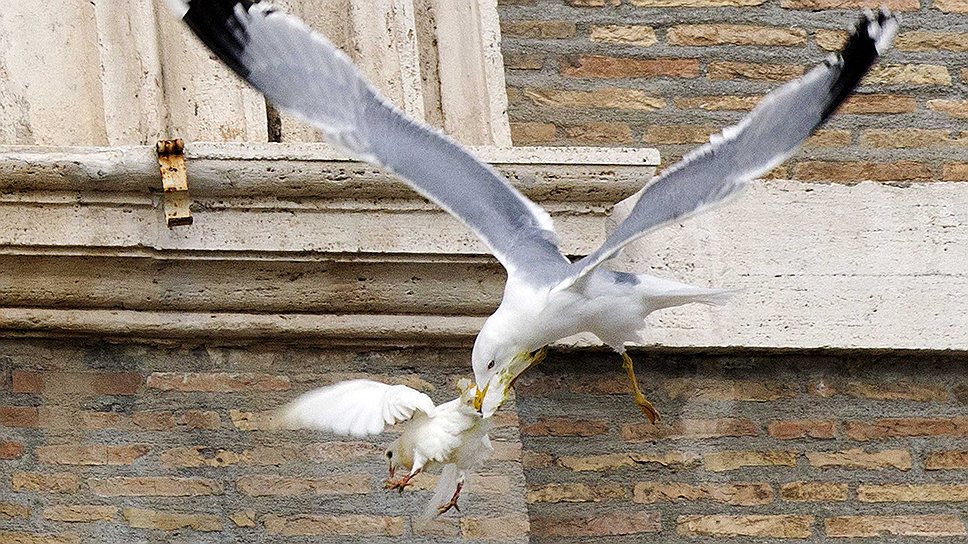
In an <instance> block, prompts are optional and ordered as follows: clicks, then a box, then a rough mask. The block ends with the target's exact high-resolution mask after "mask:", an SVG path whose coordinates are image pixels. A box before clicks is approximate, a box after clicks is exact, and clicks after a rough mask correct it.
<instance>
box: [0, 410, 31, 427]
mask: <svg viewBox="0 0 968 544" xmlns="http://www.w3.org/2000/svg"><path fill="white" fill-rule="evenodd" d="M39 421H40V417H39V415H38V412H37V408H35V407H33V406H0V426H3V427H37V426H38V423H39Z"/></svg>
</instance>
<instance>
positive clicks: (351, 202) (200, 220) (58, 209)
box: [0, 144, 968, 350]
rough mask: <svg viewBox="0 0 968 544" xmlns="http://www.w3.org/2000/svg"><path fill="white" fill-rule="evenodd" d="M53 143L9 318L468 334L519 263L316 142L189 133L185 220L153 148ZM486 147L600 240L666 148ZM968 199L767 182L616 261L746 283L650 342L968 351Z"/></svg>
mask: <svg viewBox="0 0 968 544" xmlns="http://www.w3.org/2000/svg"><path fill="white" fill-rule="evenodd" d="M50 151H52V150H50V149H37V148H33V149H26V148H4V149H0V206H2V207H3V210H2V211H3V213H2V214H0V308H2V309H3V311H2V313H0V333H2V334H6V335H23V334H29V335H32V336H37V335H40V336H44V335H47V336H65V335H66V336H76V335H89V336H105V337H111V338H137V339H139V340H152V341H173V342H178V343H203V342H208V343H212V342H221V343H226V344H246V343H252V342H273V341H277V342H299V343H309V344H312V343H314V342H321V343H322V342H325V343H330V344H337V343H338V344H345V345H355V344H359V345H407V346H413V345H430V346H433V345H455V346H467V345H469V344H470V341H471V340H472V339H473V336H474V334H475V333H476V330H477V328H478V327H479V325H480V323H481V320H482V319H483V318H484V317H485V316H487V315H488V314H489V313H490V312H491V311H493V309H494V308H495V307H496V305H497V303H498V301H499V300H500V296H501V292H502V287H503V282H504V270H503V268H502V267H501V266H500V265H499V264H498V263H497V262H496V261H495V260H494V259H493V258H492V257H491V256H490V255H489V254H488V252H487V250H486V248H484V247H483V245H482V244H480V243H479V242H478V241H477V239H476V238H475V237H474V236H473V235H472V234H471V233H470V232H469V231H468V230H467V229H466V228H464V227H463V226H461V225H460V224H459V223H458V222H457V221H455V220H454V219H453V218H451V217H449V216H448V215H447V214H445V213H443V212H442V211H440V210H439V209H437V208H436V207H435V206H433V205H432V204H430V203H428V202H426V201H424V200H423V199H421V198H420V197H418V196H417V195H416V194H415V193H413V192H412V191H410V190H409V189H407V188H406V187H405V186H404V185H403V184H401V183H399V182H397V181H395V180H392V178H390V177H389V176H386V175H384V174H382V173H380V172H378V171H376V170H375V169H373V168H371V167H368V166H365V165H362V164H360V163H356V162H353V161H349V160H347V159H345V158H341V157H339V156H336V155H334V154H332V152H331V151H329V150H327V149H325V148H323V147H321V146H318V145H313V144H309V145H297V146H287V145H283V146H272V145H256V146H251V145H248V144H238V145H237V144H226V145H223V144H189V145H188V147H187V153H186V155H187V160H188V171H189V187H190V192H191V197H192V198H193V200H194V206H193V213H194V216H195V223H194V224H193V225H192V226H190V227H178V228H175V229H173V230H170V229H168V228H166V227H165V223H164V217H163V214H162V213H161V210H160V209H159V202H160V194H159V190H160V189H159V188H160V182H159V181H158V178H157V177H156V176H157V173H156V166H155V165H154V164H155V163H154V156H153V155H152V152H151V151H150V150H149V149H148V148H122V149H100V150H90V149H88V150H77V149H66V150H65V149H58V150H56V151H53V152H52V153H50ZM481 154H482V155H484V156H485V157H489V158H490V159H492V160H493V162H494V164H495V167H496V168H498V169H499V170H500V171H502V172H503V173H505V174H506V175H507V176H508V177H509V179H511V180H512V182H513V183H514V184H515V185H516V186H518V187H520V188H521V189H522V190H523V191H525V192H526V193H527V194H529V195H530V196H531V197H532V198H533V199H535V200H536V201H537V202H539V203H540V204H541V205H543V206H545V207H546V208H547V209H548V210H549V211H550V212H551V213H552V215H553V217H554V219H555V222H556V226H557V230H558V232H559V234H560V235H561V239H562V247H563V248H564V251H565V252H566V253H568V254H570V255H581V254H583V253H585V252H588V251H591V250H592V249H594V248H595V247H597V246H598V244H599V243H601V240H602V239H603V236H604V233H605V231H606V229H607V228H608V225H609V224H610V223H612V222H614V220H613V219H610V218H609V214H610V213H611V212H612V210H613V205H614V203H615V202H617V201H619V200H622V199H623V198H626V197H628V196H629V195H631V194H632V193H634V192H635V191H636V190H637V189H639V188H640V187H641V186H642V185H643V184H644V183H645V180H647V179H648V178H649V177H650V175H651V174H652V171H653V166H651V162H652V159H653V158H654V154H653V153H652V152H651V151H648V150H588V149H571V150H569V149H555V150H537V151H536V150H531V149H514V150H510V151H508V150H500V151H481ZM489 154H490V155H489ZM515 154H517V155H515ZM85 157H86V158H85ZM964 202H968V184H959V183H921V184H913V185H909V186H903V187H902V186H891V185H886V184H876V183H858V184H856V185H852V186H846V185H840V184H822V183H803V182H790V181H782V180H769V181H760V182H757V183H754V184H752V187H751V188H750V190H748V191H747V192H746V193H745V194H743V195H742V196H740V197H739V198H738V199H737V200H736V201H735V202H733V203H730V204H729V205H726V206H723V207H720V208H717V209H715V210H713V211H711V212H709V213H705V214H702V215H701V216H698V217H695V218H692V219H689V220H688V221H685V222H684V223H682V224H681V225H673V226H670V227H668V228H664V229H661V230H659V231H656V232H655V233H652V234H650V235H649V236H646V237H645V238H643V239H642V240H640V241H638V242H636V243H634V244H632V245H630V246H629V247H628V248H626V251H625V252H624V254H623V256H622V257H621V258H619V259H617V260H616V261H614V262H613V263H612V265H613V266H615V267H617V268H620V269H625V270H631V271H640V272H650V273H653V274H656V275H659V276H662V277H667V278H674V279H677V280H680V281H686V282H690V283H694V284H698V285H706V286H717V287H731V288H737V289H738V293H737V295H736V297H735V298H734V300H733V301H732V302H730V303H729V304H728V305H727V306H725V307H723V308H712V309H710V308H706V307H683V308H678V309H672V310H666V311H663V312H659V313H657V314H655V315H653V316H651V317H650V318H649V319H648V320H647V323H646V328H645V330H644V334H643V343H644V344H646V345H655V346H664V347H676V348H690V349H708V348H725V349H746V348H765V349H823V348H836V349H872V350H885V349H910V350H968V327H965V326H964V325H965V316H966V315H968V269H966V267H965V262H966V260H965V259H966V258H965V251H964V248H966V247H968V227H966V225H968V208H966V207H965V206H964V204H963V203H964ZM623 208H624V206H623V205H618V206H614V209H615V212H616V214H617V215H618V216H620V215H621V213H622V210H623ZM564 344H566V345H587V344H588V339H581V338H579V339H574V338H573V339H569V340H567V341H565V342H564Z"/></svg>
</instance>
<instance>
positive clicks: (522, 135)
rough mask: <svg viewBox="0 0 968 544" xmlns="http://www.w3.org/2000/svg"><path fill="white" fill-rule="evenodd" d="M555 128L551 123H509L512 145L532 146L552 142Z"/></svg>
mask: <svg viewBox="0 0 968 544" xmlns="http://www.w3.org/2000/svg"><path fill="white" fill-rule="evenodd" d="M556 130H557V128H556V127H555V125H553V124H551V123H511V141H513V142H514V145H534V144H543V143H550V142H554V141H555V138H556V134H555V131H556Z"/></svg>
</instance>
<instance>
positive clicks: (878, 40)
mask: <svg viewBox="0 0 968 544" xmlns="http://www.w3.org/2000/svg"><path fill="white" fill-rule="evenodd" d="M168 2H169V3H170V4H171V5H172V8H173V9H174V10H175V13H176V14H177V15H178V16H179V17H181V18H182V20H184V21H185V23H187V24H188V26H189V27H190V28H191V29H192V30H193V31H194V32H195V34H196V35H197V36H198V37H199V38H200V39H201V40H202V42H204V43H205V45H207V46H208V47H209V48H210V49H211V50H212V51H213V52H214V53H215V54H216V55H217V56H218V57H219V58H220V59H221V60H222V61H223V62H224V63H225V64H226V65H227V66H228V67H229V68H231V69H232V70H234V71H235V72H236V73H237V74H238V75H239V76H241V77H242V78H243V79H244V80H245V81H247V82H248V83H249V84H250V85H252V86H253V87H255V88H256V89H257V90H259V91H260V92H262V93H263V94H264V95H265V96H266V97H267V98H268V99H269V100H270V101H272V102H273V103H274V104H275V105H276V106H277V107H278V108H279V109H281V110H284V111H287V112H289V113H291V114H293V115H295V116H296V117H298V118H301V119H303V120H305V121H307V122H309V123H310V124H312V125H314V126H315V127H317V128H319V129H320V130H321V131H322V132H323V134H324V135H325V137H326V139H327V140H328V141H329V142H330V143H331V144H332V145H334V146H335V147H337V148H339V149H341V150H342V151H344V152H346V153H348V154H350V155H353V156H355V157H358V158H359V159H361V160H363V161H366V162H368V163H371V164H373V165H375V166H378V167H381V168H383V169H385V170H387V171H389V172H392V173H394V174H396V175H397V176H398V177H400V178H401V179H402V180H403V181H405V182H406V183H408V184H409V185H410V187H411V188H413V189H414V190H415V191H417V192H418V193H420V194H421V195H423V196H424V197H426V198H427V199H429V200H431V201H433V202H434V203H436V204H437V205H439V206H440V207H441V208H443V209H444V210H446V211H448V212H449V213H450V214H452V215H453V216H454V217H456V218H457V219H458V220H460V221H461V222H463V223H464V224H465V225H466V226H467V227H469V228H470V229H471V230H472V231H473V232H474V233H475V234H476V235H477V236H478V237H479V238H480V239H481V241H483V242H484V244H485V245H486V246H487V247H488V248H489V249H490V251H491V252H492V253H493V254H494V256H495V257H496V258H497V260H498V261H500V263H501V264H502V265H504V268H505V269H506V271H507V282H506V284H505V288H504V296H503V299H502V301H501V304H500V305H499V307H498V308H497V310H496V311H495V312H494V313H493V314H492V315H491V316H490V317H489V318H488V319H487V320H486V321H485V323H484V325H483V327H482V328H481V331H480V333H479V334H478V336H477V338H476V340H475V342H474V348H473V351H472V355H471V359H472V366H473V369H474V377H475V380H476V385H477V388H478V393H477V400H476V404H477V406H478V407H479V408H480V409H481V410H482V411H483V415H485V416H488V415H490V414H491V413H493V410H496V409H497V407H498V406H499V405H500V403H501V402H502V401H503V400H504V397H505V394H506V391H507V389H508V387H510V386H511V385H512V384H513V382H514V380H515V379H516V378H517V376H518V374H519V373H520V372H523V371H525V370H527V369H528V368H530V367H531V366H533V365H534V364H535V363H536V360H537V358H538V356H539V353H540V352H541V349H542V348H543V347H545V346H547V345H548V344H550V343H552V342H555V341H557V340H559V339H561V338H565V337H568V336H571V335H574V334H578V333H581V332H590V333H592V334H594V335H595V336H597V337H598V338H599V339H600V340H601V341H602V342H603V343H604V344H606V345H608V346H609V347H611V348H612V349H614V350H615V351H616V352H618V353H619V354H620V355H621V357H622V364H623V368H624V369H625V371H626V374H627V375H628V378H629V382H630V384H631V387H632V393H633V396H634V399H635V402H636V404H637V405H638V406H639V407H640V408H641V410H642V411H643V412H644V413H645V415H646V416H647V417H648V418H649V420H650V421H652V422H653V423H654V422H655V420H656V418H657V417H658V411H656V409H655V408H654V407H653V406H652V404H651V403H649V401H648V400H647V399H646V398H645V396H644V395H643V393H642V391H641V389H640V388H639V385H638V381H637V380H636V378H635V372H634V368H633V362H632V360H631V358H630V357H629V356H628V354H627V353H626V350H625V347H626V345H627V344H630V343H635V342H641V336H640V331H641V330H642V329H643V328H644V327H645V323H644V320H645V317H646V316H648V315H649V314H650V313H652V312H654V311H656V310H659V309H663V308H669V307H672V306H679V305H682V304H687V303H693V302H699V303H705V304H718V303H722V302H723V300H724V299H725V298H726V297H727V296H728V295H729V293H730V292H729V291H726V290H721V289H708V288H702V287H695V286H691V285H686V284H683V283H678V282H675V281H672V280H667V279H660V278H656V277H653V276H650V275H647V274H632V273H626V272H619V271H614V270H610V269H608V268H607V267H605V266H603V265H604V264H605V263H606V262H607V261H608V260H610V259H612V258H614V257H615V256H616V255H618V254H619V252H620V251H621V250H622V248H623V247H624V246H625V245H626V244H628V243H629V242H632V241H633V240H635V239H637V238H639V237H641V236H643V235H645V234H647V233H649V232H651V231H653V230H655V229H657V228H659V227H661V226H663V225H666V224H669V223H674V222H680V221H682V220H684V219H685V218H687V217H689V216H691V215H694V214H697V213H700V212H703V211H705V210H707V209H709V208H710V207H711V206H713V205H715V204H718V203H720V202H723V201H724V200H726V199H727V197H731V196H734V195H736V194H737V193H738V192H739V191H740V190H741V189H743V188H744V187H745V186H746V185H747V184H748V183H749V182H750V181H752V180H753V179H756V178H757V177H758V176H761V175H763V174H764V173H766V172H768V171H770V170H771V169H772V168H774V167H776V166H778V165H779V164H780V163H781V162H783V161H784V160H785V159H786V158H787V157H789V156H790V155H791V154H793V153H794V152H795V151H796V150H797V149H798V148H799V147H800V145H801V144H802V143H803V141H804V140H806V139H807V137H808V136H810V134H812V133H813V131H814V130H816V129H817V128H818V127H819V126H821V125H822V124H823V123H824V122H825V121H826V120H827V119H828V118H829V117H830V116H831V115H832V114H833V113H834V111H835V110H836V109H837V107H838V106H839V105H840V104H841V103H842V102H843V101H844V100H845V99H846V98H847V96H848V95H850V94H851V92H853V90H854V89H855V88H856V86H857V85H858V83H859V82H860V80H861V78H862V77H863V76H864V75H865V74H866V73H867V71H868V70H869V69H870V67H871V66H872V65H873V63H874V62H875V61H876V60H877V58H878V56H879V55H881V54H882V53H883V52H884V51H886V50H887V48H889V47H890V45H891V42H892V40H893V38H894V35H895V34H896V33H897V30H898V20H897V17H896V16H895V15H893V14H892V13H891V12H889V11H888V10H886V9H881V10H880V11H878V12H877V13H874V12H871V11H869V10H868V11H864V12H863V14H862V15H861V17H860V19H859V21H858V22H857V23H856V24H855V25H854V28H853V30H852V32H851V34H850V36H849V38H848V40H847V42H846V44H845V45H844V47H843V49H841V50H840V51H839V52H837V53H832V54H831V55H829V56H828V57H827V58H826V59H825V60H824V61H823V62H822V63H820V64H819V65H818V66H816V67H814V68H813V69H811V70H810V71H809V72H807V73H806V74H805V75H804V76H803V77H801V78H799V79H796V80H794V81H791V82H789V83H786V84H785V85H783V86H781V87H779V88H778V89H776V90H774V91H773V92H771V93H770V94H769V95H767V96H766V97H765V98H764V99H763V100H762V101H761V102H760V103H759V104H758V105H757V106H756V107H755V108H754V109H753V111H752V112H750V114H749V115H747V116H746V117H745V118H744V119H742V120H741V121H740V122H739V123H738V124H736V125H734V126H731V127H728V128H726V129H725V130H723V132H722V133H720V134H716V135H713V136H711V137H710V141H709V143H707V144H705V145H703V146H701V147H699V148H697V149H695V150H693V151H692V152H690V153H688V154H687V155H686V156H685V157H683V159H682V160H681V161H679V162H678V163H676V164H674V165H672V166H670V167H668V168H666V169H665V170H663V171H662V173H661V174H660V175H659V176H657V177H655V178H654V179H652V180H651V181H650V182H649V183H648V184H647V185H646V186H645V188H644V189H643V190H642V191H640V193H639V197H638V200H637V201H636V203H635V205H634V206H633V208H632V211H631V213H630V214H629V215H628V217H627V218H626V219H625V220H623V221H622V222H621V223H619V224H618V226H617V227H616V228H615V229H614V230H613V231H612V232H611V234H609V235H608V236H607V237H606V239H605V242H604V243H603V244H602V245H601V246H600V247H599V248H598V249H596V250H595V251H594V252H592V253H591V254H589V255H586V256H584V257H582V258H580V259H577V260H575V261H572V260H570V259H569V258H567V257H566V256H565V255H563V254H562V252H561V250H560V249H559V246H558V243H557V236H556V235H555V231H554V226H553V224H552V221H551V217H550V216H549V215H548V213H547V212H546V211H545V210H544V209H542V208H541V207H539V206H538V205H536V204H535V203H533V202H532V201H530V200H528V199H527V198H526V197H525V196H524V195H522V194H521V193H520V192H519V191H517V190H516V189H515V188H514V187H512V186H511V184H510V183H509V182H508V181H507V180H506V179H505V178H503V177H502V176H501V175H500V174H499V173H497V172H496V171H495V170H493V169H492V168H490V167H489V166H488V165H486V164H484V163H483V162H482V161H480V160H478V159H477V158H475V157H474V156H473V155H472V154H471V153H470V152H468V151H467V150H466V149H464V148H463V147H461V146H460V145H459V144H458V143H456V142H455V141H453V140H452V139H450V138H449V137H447V136H446V135H444V134H442V133H441V132H440V131H438V130H436V129H434V128H431V127H429V126H427V125H425V124H424V123H421V122H420V121H416V120H414V119H411V118H408V117H407V116H406V115H405V114H404V113H402V112H401V111H400V110H399V109H397V108H396V107H394V106H393V105H392V104H390V103H389V102H388V101H387V100H386V99H385V98H383V97H382V96H380V94H379V93H378V92H377V91H376V89H374V88H373V86H372V85H370V84H369V83H368V82H367V81H366V80H365V79H364V78H363V76H362V75H360V73H359V72H358V71H357V70H356V68H355V67H354V66H353V64H352V62H351V61H350V60H349V58H348V57H347V56H346V55H345V54H343V53H342V52H341V51H339V49H337V48H336V47H335V46H334V45H333V44H332V43H330V42H329V41H328V40H326V39H325V38H324V37H322V36H320V35H319V34H317V33H314V32H313V31H312V30H310V29H309V28H308V27H307V26H306V25H305V24H303V23H302V22H301V21H300V20H298V19H297V18H295V17H292V16H290V15H287V14H284V13H282V12H279V11H277V10H275V9H273V8H271V7H268V6H267V5H265V4H260V3H253V2H251V1H250V0H168Z"/></svg>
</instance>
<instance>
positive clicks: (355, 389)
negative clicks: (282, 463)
mask: <svg viewBox="0 0 968 544" xmlns="http://www.w3.org/2000/svg"><path fill="white" fill-rule="evenodd" d="M457 390H458V393H460V395H459V396H458V397H457V398H455V399H453V400H451V401H449V402H445V403H444V404H441V405H439V406H434V401H433V400H431V399H430V397H428V396H427V395H426V394H424V393H421V392H420V391H417V390H416V389H413V388H410V387H407V386H406V385H387V384H385V383H381V382H377V381H373V380H349V381H344V382H339V383H336V384H334V385H330V386H327V387H321V388H319V389H315V390H313V391H310V392H308V393H305V394H303V395H302V396H300V397H299V398H297V399H296V400H294V401H292V402H291V403H289V404H288V405H286V406H284V407H283V408H281V409H280V411H279V415H278V421H279V422H280V423H282V424H283V425H284V426H285V427H287V428H308V429H316V430H320V431H326V432H330V433H333V434H338V435H343V436H354V437H357V438H362V437H366V436H372V435H377V434H380V433H382V432H383V431H384V429H385V428H386V426H387V425H395V424H398V423H403V424H404V425H403V432H401V433H400V436H398V437H397V438H396V440H394V441H393V442H392V443H391V444H390V445H389V447H387V449H386V452H385V454H384V455H385V456H386V458H387V462H388V463H389V466H390V468H389V477H388V478H387V480H386V485H385V487H386V488H387V489H388V490H399V491H400V492H401V493H402V492H403V490H404V489H405V488H406V487H407V486H409V485H411V483H412V482H411V481H412V480H413V478H414V477H415V476H416V475H417V474H419V473H421V472H423V471H424V470H431V469H436V468H438V467H440V468H441V475H440V478H439V480H438V483H437V488H436V491H435V493H434V496H433V498H432V499H431V500H430V503H428V506H427V509H426V510H425V515H426V516H428V517H431V516H433V515H434V513H436V514H438V515H439V514H443V513H444V512H447V511H448V510H450V509H451V508H455V509H457V510H458V511H459V510H460V508H458V507H457V499H458V497H460V493H461V490H462V489H463V487H464V481H465V479H466V477H467V475H468V474H469V473H471V472H473V471H474V470H475V469H477V468H478V467H480V466H481V465H482V464H483V463H484V461H486V460H487V459H488V458H490V456H491V452H492V451H493V448H492V447H491V441H490V438H489V437H488V434H487V433H488V432H489V431H490V429H491V427H492V425H491V420H490V418H484V417H483V416H482V415H481V413H480V411H478V410H477V409H476V408H475V407H474V399H475V397H476V394H477V388H476V387H475V386H474V384H473V383H471V382H470V380H466V379H465V380H461V382H459V383H458V386H457ZM401 469H403V470H404V471H406V473H405V474H404V475H403V476H402V477H400V478H398V479H394V478H395V476H396V474H397V472H398V471H399V470H401ZM451 490H453V494H451ZM448 495H450V500H446V502H445V499H446V498H447V496H448Z"/></svg>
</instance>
